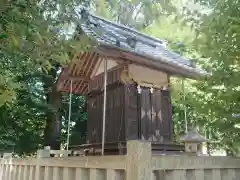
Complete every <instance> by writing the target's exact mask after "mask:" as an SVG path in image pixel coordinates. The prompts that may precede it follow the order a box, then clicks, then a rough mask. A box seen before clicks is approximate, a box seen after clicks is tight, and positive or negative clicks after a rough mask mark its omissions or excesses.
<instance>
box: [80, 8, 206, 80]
mask: <svg viewBox="0 0 240 180" xmlns="http://www.w3.org/2000/svg"><path fill="white" fill-rule="evenodd" d="M81 14H82V17H83V23H81V25H80V26H79V27H80V28H81V31H83V32H84V33H86V34H87V35H88V36H90V37H92V38H94V39H95V40H96V41H97V42H98V43H99V45H100V46H101V45H102V46H108V47H111V48H114V49H120V50H124V51H127V52H130V53H134V54H136V55H139V56H143V57H145V58H149V59H150V60H154V61H157V62H158V63H161V64H165V65H166V66H169V67H170V66H173V67H175V68H178V70H179V71H180V70H182V73H180V72H179V74H181V75H183V76H188V77H190V78H191V77H192V78H195V77H197V76H203V75H205V74H206V73H205V71H203V70H201V69H198V68H196V67H195V65H194V64H193V62H192V61H190V60H189V59H187V58H184V57H182V56H181V55H179V54H177V53H175V52H173V51H171V50H170V49H168V48H167V42H166V41H164V40H160V39H157V38H154V37H151V36H148V35H145V34H143V33H140V32H138V31H136V30H133V29H131V28H129V27H126V26H123V25H119V24H116V23H113V22H110V21H108V20H105V19H103V18H100V17H97V16H94V15H92V14H89V13H88V12H87V11H82V12H81ZM164 69H166V70H167V67H165V68H164ZM184 72H185V74H184ZM176 74H177V72H176Z"/></svg>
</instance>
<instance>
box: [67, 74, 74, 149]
mask: <svg viewBox="0 0 240 180" xmlns="http://www.w3.org/2000/svg"><path fill="white" fill-rule="evenodd" d="M72 84H73V82H72V79H71V83H70V95H69V108H68V129H67V150H68V148H69V137H70V122H71V114H72Z"/></svg>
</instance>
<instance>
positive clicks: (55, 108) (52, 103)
mask: <svg viewBox="0 0 240 180" xmlns="http://www.w3.org/2000/svg"><path fill="white" fill-rule="evenodd" d="M56 69H57V68H54V69H52V70H51V71H50V72H49V76H46V77H44V78H43V84H44V86H43V87H44V91H45V95H46V102H47V104H48V108H47V110H46V123H45V129H44V146H50V147H51V149H55V150H59V149H60V146H61V127H62V95H61V93H60V92H58V91H57V88H56V85H55V81H54V80H55V78H56V74H57V73H56V72H57V70H56Z"/></svg>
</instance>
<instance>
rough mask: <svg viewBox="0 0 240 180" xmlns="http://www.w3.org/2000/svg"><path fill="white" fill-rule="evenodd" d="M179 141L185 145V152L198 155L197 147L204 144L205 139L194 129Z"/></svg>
mask: <svg viewBox="0 0 240 180" xmlns="http://www.w3.org/2000/svg"><path fill="white" fill-rule="evenodd" d="M181 141H183V142H184V143H185V152H187V153H198V152H199V147H201V146H202V144H203V142H206V139H205V138H204V137H203V136H202V135H201V134H199V132H198V131H197V130H196V129H191V130H190V131H188V132H187V134H186V135H185V136H183V137H182V138H181Z"/></svg>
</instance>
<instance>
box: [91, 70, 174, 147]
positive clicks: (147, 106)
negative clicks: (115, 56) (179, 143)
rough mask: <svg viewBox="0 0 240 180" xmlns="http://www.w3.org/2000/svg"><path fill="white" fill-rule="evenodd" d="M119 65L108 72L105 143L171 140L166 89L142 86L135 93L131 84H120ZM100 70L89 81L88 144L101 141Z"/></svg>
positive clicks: (169, 106)
mask: <svg viewBox="0 0 240 180" xmlns="http://www.w3.org/2000/svg"><path fill="white" fill-rule="evenodd" d="M122 70H123V69H122V67H119V68H115V69H112V70H111V71H109V72H108V84H107V103H106V132H105V134H106V139H105V140H106V142H117V141H126V140H136V139H142V140H149V141H155V142H171V140H172V131H173V129H172V128H173V126H172V111H171V109H172V106H171V96H170V92H169V91H166V90H161V89H156V88H155V89H154V90H153V93H151V91H150V88H143V87H142V91H141V93H140V94H139V93H138V91H137V86H136V85H135V84H131V85H130V84H123V83H122V82H121V80H120V74H121V71H122ZM103 79H104V78H103V73H102V74H99V75H98V76H95V77H94V79H93V80H92V81H91V82H90V84H89V90H90V92H89V94H88V97H87V108H88V123H87V126H88V133H87V140H88V143H101V139H102V114H103V113H102V112H103Z"/></svg>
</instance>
